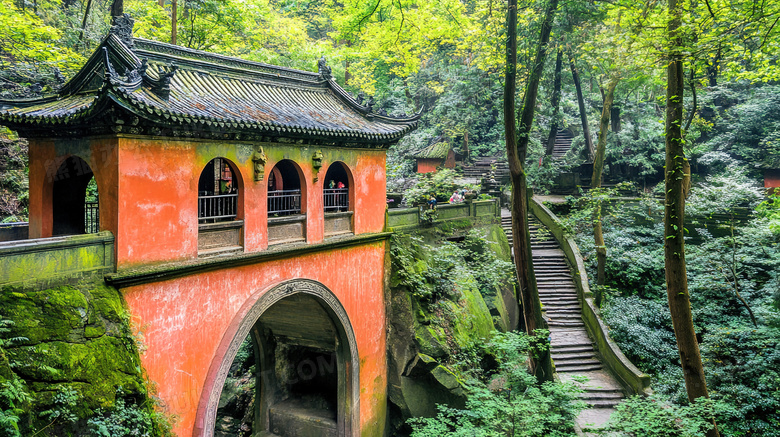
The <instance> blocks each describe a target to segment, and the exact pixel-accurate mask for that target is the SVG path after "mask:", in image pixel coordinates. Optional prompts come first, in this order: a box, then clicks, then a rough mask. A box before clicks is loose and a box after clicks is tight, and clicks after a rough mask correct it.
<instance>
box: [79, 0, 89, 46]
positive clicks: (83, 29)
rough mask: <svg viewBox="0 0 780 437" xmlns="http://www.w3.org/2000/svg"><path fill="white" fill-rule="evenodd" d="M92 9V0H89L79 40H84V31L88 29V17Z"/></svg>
mask: <svg viewBox="0 0 780 437" xmlns="http://www.w3.org/2000/svg"><path fill="white" fill-rule="evenodd" d="M91 9H92V0H87V6H86V7H85V8H84V19H83V20H81V31H79V42H83V41H84V31H85V30H86V29H87V18H88V17H89V11H90V10H91Z"/></svg>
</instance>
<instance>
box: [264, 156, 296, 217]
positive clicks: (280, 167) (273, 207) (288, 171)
mask: <svg viewBox="0 0 780 437" xmlns="http://www.w3.org/2000/svg"><path fill="white" fill-rule="evenodd" d="M302 194H303V193H302V191H301V175H300V170H299V169H298V166H297V165H295V163H294V162H293V161H291V160H289V159H283V160H281V161H279V162H278V163H277V164H276V165H275V166H274V168H273V169H272V170H271V172H270V174H269V175H268V216H269V217H276V216H285V215H293V214H301V212H302V209H301V206H302V205H303V203H302V202H301V197H302Z"/></svg>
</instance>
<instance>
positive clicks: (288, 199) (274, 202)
mask: <svg viewBox="0 0 780 437" xmlns="http://www.w3.org/2000/svg"><path fill="white" fill-rule="evenodd" d="M300 213H301V190H275V191H269V192H268V214H269V215H272V214H274V215H292V214H300Z"/></svg>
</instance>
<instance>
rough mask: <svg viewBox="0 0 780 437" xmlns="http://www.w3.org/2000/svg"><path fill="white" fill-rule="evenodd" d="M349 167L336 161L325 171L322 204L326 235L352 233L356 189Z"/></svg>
mask: <svg viewBox="0 0 780 437" xmlns="http://www.w3.org/2000/svg"><path fill="white" fill-rule="evenodd" d="M353 183H354V181H353V179H352V173H351V172H350V171H349V167H347V165H346V164H344V163H343V162H340V161H336V162H334V163H333V164H331V165H330V166H329V167H328V171H327V172H326V173H325V188H323V190H322V204H323V209H324V210H325V237H326V238H327V237H334V236H338V235H345V234H351V233H352V231H353V226H352V222H353V220H352V218H353V212H354V203H355V202H354V191H355V188H354V187H353Z"/></svg>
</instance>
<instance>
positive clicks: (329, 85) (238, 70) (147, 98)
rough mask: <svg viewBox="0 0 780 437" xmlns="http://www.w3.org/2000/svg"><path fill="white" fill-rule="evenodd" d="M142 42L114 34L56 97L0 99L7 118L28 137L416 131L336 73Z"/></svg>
mask: <svg viewBox="0 0 780 437" xmlns="http://www.w3.org/2000/svg"><path fill="white" fill-rule="evenodd" d="M133 43H134V44H132V46H133V48H132V49H131V48H128V44H125V43H123V42H122V41H121V40H120V39H119V38H118V37H117V36H116V35H114V34H109V35H108V36H107V37H106V38H105V39H104V41H103V43H102V44H101V46H100V47H99V48H98V50H97V51H96V52H95V53H94V54H93V55H92V57H91V58H90V59H89V61H87V63H86V64H85V66H84V67H83V68H82V69H81V71H80V72H79V73H77V74H76V75H75V76H74V77H73V78H72V79H71V80H70V81H69V82H68V83H66V84H64V85H63V87H62V88H61V89H60V91H59V93H58V94H57V95H55V96H49V97H46V98H42V99H33V100H24V101H21V100H19V101H7V102H0V124H4V125H8V126H9V127H11V128H13V129H17V130H20V131H21V132H22V133H23V134H25V135H27V136H36V135H37V136H44V135H56V134H57V132H63V131H67V128H80V129H87V130H88V131H90V132H95V130H96V129H97V127H96V126H98V125H102V126H104V127H106V128H110V129H111V131H113V132H133V133H142V134H143V133H150V134H156V135H172V136H181V135H185V136H219V137H226V136H231V135H232V136H233V137H236V138H239V137H240V138H242V139H251V138H253V137H255V138H256V137H264V138H273V137H289V138H308V139H319V140H324V141H337V142H349V143H358V144H359V143H368V144H376V145H380V146H381V145H387V144H390V143H392V142H395V141H397V140H398V139H400V138H401V136H403V135H404V134H405V133H407V132H409V131H411V130H413V129H414V128H416V126H417V121H418V119H419V114H416V115H414V116H411V117H406V116H403V117H392V116H387V115H382V114H376V113H373V112H372V111H371V108H370V107H368V106H363V105H361V104H359V103H358V101H357V100H355V99H354V98H353V97H352V96H351V95H349V94H348V93H347V92H346V91H344V89H342V88H341V87H340V86H339V85H338V84H337V83H336V82H335V81H333V80H332V79H331V78H330V76H329V75H323V74H319V73H313V72H308V71H301V70H294V69H289V68H284V67H277V66H272V65H267V64H262V63H258V62H251V61H245V60H242V59H237V58H230V57H227V56H221V55H217V54H213V53H207V52H202V51H198V50H192V49H187V48H182V47H178V46H174V45H170V44H165V43H159V42H154V41H149V40H144V39H140V38H135V39H133ZM174 66H175V67H174ZM145 67H146V68H145ZM174 70H175V71H174ZM121 72H124V74H122V73H121ZM166 75H168V76H171V77H170V81H169V83H166V80H165V76H166ZM130 120H134V121H130ZM55 128H57V129H55ZM61 128H65V129H61ZM90 129H91V130H90Z"/></svg>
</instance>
